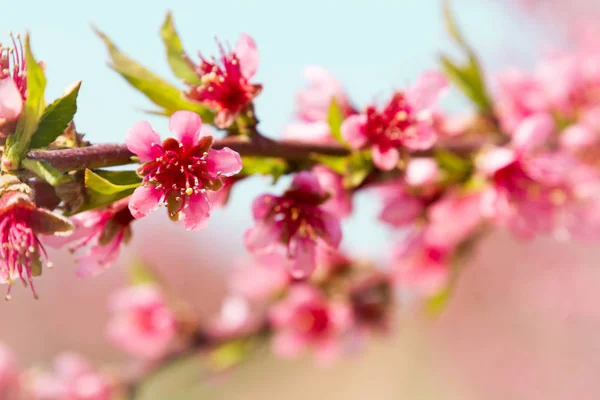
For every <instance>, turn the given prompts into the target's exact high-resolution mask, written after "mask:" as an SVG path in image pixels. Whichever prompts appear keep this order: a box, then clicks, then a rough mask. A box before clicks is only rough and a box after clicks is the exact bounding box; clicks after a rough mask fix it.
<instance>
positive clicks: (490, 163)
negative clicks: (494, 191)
mask: <svg viewBox="0 0 600 400" xmlns="http://www.w3.org/2000/svg"><path fill="white" fill-rule="evenodd" d="M515 160H516V155H515V152H514V151H513V150H511V149H507V148H505V147H497V148H495V149H492V150H490V151H488V152H486V153H484V154H482V155H480V156H478V157H477V159H476V160H475V163H476V165H477V169H478V170H480V171H481V172H483V173H484V174H486V175H488V176H490V175H493V174H495V173H496V171H498V170H499V169H502V168H504V167H506V166H508V165H509V164H511V163H513V162H514V161H515Z"/></svg>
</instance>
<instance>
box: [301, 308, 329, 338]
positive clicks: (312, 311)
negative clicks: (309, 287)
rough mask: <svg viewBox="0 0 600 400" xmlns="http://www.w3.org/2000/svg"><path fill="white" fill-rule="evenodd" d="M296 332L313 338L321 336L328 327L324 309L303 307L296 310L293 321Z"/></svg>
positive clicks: (327, 315) (327, 316)
mask: <svg viewBox="0 0 600 400" xmlns="http://www.w3.org/2000/svg"><path fill="white" fill-rule="evenodd" d="M294 322H295V327H296V330H297V331H298V332H301V333H303V334H305V335H309V336H315V335H320V334H323V333H324V332H325V331H327V328H328V327H329V322H330V321H329V314H328V312H327V310H326V309H325V308H324V307H321V306H318V305H304V306H301V307H300V309H299V310H298V313H297V315H296V318H295V320H294Z"/></svg>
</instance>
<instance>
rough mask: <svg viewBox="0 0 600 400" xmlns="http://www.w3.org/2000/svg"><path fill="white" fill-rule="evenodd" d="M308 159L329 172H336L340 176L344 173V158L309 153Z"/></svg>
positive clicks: (345, 161)
mask: <svg viewBox="0 0 600 400" xmlns="http://www.w3.org/2000/svg"><path fill="white" fill-rule="evenodd" d="M310 159H311V160H313V161H316V162H318V163H319V164H323V165H324V166H326V167H327V168H329V169H330V170H332V171H334V172H337V173H338V174H340V175H344V174H345V173H346V165H347V161H348V160H347V158H346V157H336V156H326V155H323V154H316V153H311V154H310Z"/></svg>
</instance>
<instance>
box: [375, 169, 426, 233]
mask: <svg viewBox="0 0 600 400" xmlns="http://www.w3.org/2000/svg"><path fill="white" fill-rule="evenodd" d="M379 192H380V194H381V198H382V201H383V208H382V210H381V212H380V213H379V220H380V221H382V222H385V223H387V224H389V225H391V226H393V227H394V228H402V227H406V226H409V225H411V224H413V223H414V222H415V221H416V220H417V219H418V218H419V217H421V216H422V215H423V213H424V211H425V205H426V201H425V199H424V198H421V197H419V196H416V195H414V194H411V193H410V192H409V188H408V186H407V185H406V182H405V181H404V180H395V181H391V182H388V183H385V184H383V185H380V189H379Z"/></svg>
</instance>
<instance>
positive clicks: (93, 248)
mask: <svg viewBox="0 0 600 400" xmlns="http://www.w3.org/2000/svg"><path fill="white" fill-rule="evenodd" d="M124 200H125V201H120V202H117V203H114V204H112V205H110V206H108V207H106V208H103V209H100V210H92V211H86V212H83V213H80V214H77V215H75V216H74V217H71V222H72V223H73V224H74V225H75V233H74V234H72V235H71V236H68V237H64V238H58V237H51V238H49V239H47V240H46V242H47V243H48V244H50V245H51V246H55V247H61V246H63V245H66V244H68V243H73V247H72V248H71V251H77V250H80V249H82V248H84V247H85V248H87V249H88V250H87V252H86V253H85V254H84V255H83V256H81V257H79V258H78V260H77V261H78V263H79V267H78V268H77V271H76V274H77V276H79V277H82V278H84V277H89V276H95V275H97V274H99V273H101V272H104V271H105V270H106V269H108V268H109V267H110V266H111V265H112V264H113V263H114V262H115V261H116V260H117V258H118V256H119V250H120V249H121V245H122V244H123V243H125V244H126V243H127V242H128V241H129V239H130V238H131V226H130V225H131V222H132V221H133V220H134V218H133V216H132V215H131V212H130V211H129V208H128V206H127V205H128V202H129V199H124Z"/></svg>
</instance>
